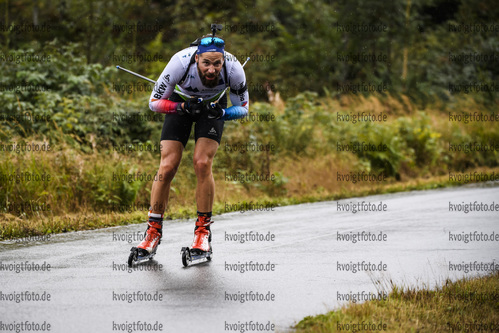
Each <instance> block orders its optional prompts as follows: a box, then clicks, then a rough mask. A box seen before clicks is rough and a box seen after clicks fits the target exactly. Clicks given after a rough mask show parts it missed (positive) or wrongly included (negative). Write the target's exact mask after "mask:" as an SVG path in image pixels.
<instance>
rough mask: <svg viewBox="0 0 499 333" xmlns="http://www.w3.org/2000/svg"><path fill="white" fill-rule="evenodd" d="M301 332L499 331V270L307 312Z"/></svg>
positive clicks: (298, 328) (297, 331) (299, 332)
mask: <svg viewBox="0 0 499 333" xmlns="http://www.w3.org/2000/svg"><path fill="white" fill-rule="evenodd" d="M295 329H296V331H295V332H296V333H321V332H378V331H379V332H421V333H423V332H497V331H499V272H495V273H494V274H491V275H488V276H485V277H480V278H465V279H462V280H458V281H456V282H451V281H450V280H447V281H446V282H445V285H444V286H443V287H439V288H437V289H436V290H425V289H422V290H418V289H415V288H408V289H400V288H397V287H395V288H393V290H392V292H391V293H390V294H389V296H388V298H387V299H386V300H381V301H370V302H365V303H362V304H353V303H351V304H348V305H345V306H343V307H342V308H341V309H339V310H336V311H332V312H329V313H327V314H323V315H318V316H315V317H306V318H304V319H303V320H302V321H300V322H299V323H298V324H297V325H296V326H295Z"/></svg>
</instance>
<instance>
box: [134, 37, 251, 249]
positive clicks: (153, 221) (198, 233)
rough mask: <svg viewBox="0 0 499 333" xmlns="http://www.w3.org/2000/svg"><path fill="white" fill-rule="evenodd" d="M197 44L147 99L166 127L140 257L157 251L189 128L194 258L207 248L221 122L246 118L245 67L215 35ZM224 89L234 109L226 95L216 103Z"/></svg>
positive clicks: (181, 55)
mask: <svg viewBox="0 0 499 333" xmlns="http://www.w3.org/2000/svg"><path fill="white" fill-rule="evenodd" d="M198 44H199V45H198V46H191V47H189V48H186V49H184V50H182V51H180V52H178V53H176V54H175V55H174V56H173V57H172V58H171V59H170V61H169V63H168V64H167V65H166V67H165V69H164V70H163V73H162V74H161V76H160V78H159V80H158V81H157V84H156V85H155V87H154V90H153V92H152V94H151V98H150V100H149V107H150V109H151V110H152V111H155V112H160V113H164V114H165V122H164V124H163V131H162V134H161V163H160V166H159V170H158V173H157V177H155V180H154V183H153V186H152V191H151V210H150V211H149V215H148V217H149V219H148V226H147V230H146V237H145V239H144V240H143V241H142V242H141V243H140V244H139V245H138V246H137V248H138V251H139V255H140V256H146V255H148V254H150V253H153V252H155V249H156V247H157V245H158V244H159V241H160V240H161V236H162V220H163V214H164V211H165V209H166V207H167V204H168V197H169V192H170V184H171V181H172V180H173V177H174V176H175V173H176V172H177V169H178V166H179V164H180V161H181V158H182V152H183V150H184V148H185V146H186V144H187V141H188V139H189V135H190V132H191V129H192V125H193V124H195V125H194V133H195V140H196V143H195V147H194V170H195V173H196V177H197V187H196V204H197V215H198V218H197V220H196V225H195V229H194V240H193V243H192V249H193V250H194V251H195V252H198V253H203V252H207V251H209V250H210V249H211V245H210V241H211V230H210V224H211V223H212V222H211V215H212V207H213V200H214V197H215V182H214V179H213V174H212V164H213V158H214V156H215V153H216V152H217V149H218V146H219V144H220V140H221V138H222V132H223V128H224V121H225V120H232V119H238V118H242V117H245V116H246V115H247V113H248V107H249V105H248V102H249V94H248V89H247V85H246V76H245V74H244V70H243V67H242V65H241V64H240V63H239V61H237V59H236V58H235V57H234V56H233V55H231V54H230V53H228V52H225V50H224V48H225V42H224V40H223V39H221V38H219V37H215V34H214V33H213V36H208V37H203V38H202V39H201V40H200V41H198ZM226 87H230V100H231V102H232V106H231V107H229V108H227V94H224V96H223V97H222V98H220V96H221V94H222V93H223V92H224V89H225V88H226ZM176 91H180V93H176ZM185 96H191V98H186V97H185ZM200 98H201V99H202V100H201V99H200Z"/></svg>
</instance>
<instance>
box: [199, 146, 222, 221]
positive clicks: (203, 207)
mask: <svg viewBox="0 0 499 333" xmlns="http://www.w3.org/2000/svg"><path fill="white" fill-rule="evenodd" d="M217 149H218V143H217V142H216V141H215V140H212V139H208V138H199V139H198V140H197V142H196V146H195V147H194V171H195V172H196V177H197V186H196V203H197V210H198V211H199V212H211V211H212V208H213V200H214V199H215V180H214V179H213V173H212V171H211V167H212V165H213V158H214V157H215V154H216V152H217Z"/></svg>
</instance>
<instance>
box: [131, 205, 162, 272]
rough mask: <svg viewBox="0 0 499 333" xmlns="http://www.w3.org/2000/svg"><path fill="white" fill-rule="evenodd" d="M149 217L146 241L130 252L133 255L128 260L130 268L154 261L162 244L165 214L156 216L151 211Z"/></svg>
mask: <svg viewBox="0 0 499 333" xmlns="http://www.w3.org/2000/svg"><path fill="white" fill-rule="evenodd" d="M148 215H149V219H148V221H147V229H146V232H145V236H144V240H143V241H142V242H141V243H140V244H139V245H137V247H132V249H131V250H130V251H131V253H130V256H129V258H128V265H129V266H132V265H133V264H134V263H140V262H142V261H145V260H149V259H152V258H153V257H154V255H155V254H156V249H157V247H158V245H159V244H160V243H161V237H162V236H163V231H162V229H163V214H155V213H152V211H151V210H150V211H149V214H148Z"/></svg>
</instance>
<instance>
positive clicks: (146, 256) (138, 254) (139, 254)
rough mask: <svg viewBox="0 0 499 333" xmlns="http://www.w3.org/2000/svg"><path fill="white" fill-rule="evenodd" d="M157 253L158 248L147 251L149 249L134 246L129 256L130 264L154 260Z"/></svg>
mask: <svg viewBox="0 0 499 333" xmlns="http://www.w3.org/2000/svg"><path fill="white" fill-rule="evenodd" d="M155 255H156V249H154V251H153V252H151V253H147V251H145V250H142V249H139V248H137V247H135V246H134V247H132V248H131V249H130V255H129V256H128V266H130V267H132V266H133V265H138V264H140V263H142V262H144V261H148V260H152V259H153V258H154V256H155Z"/></svg>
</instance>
